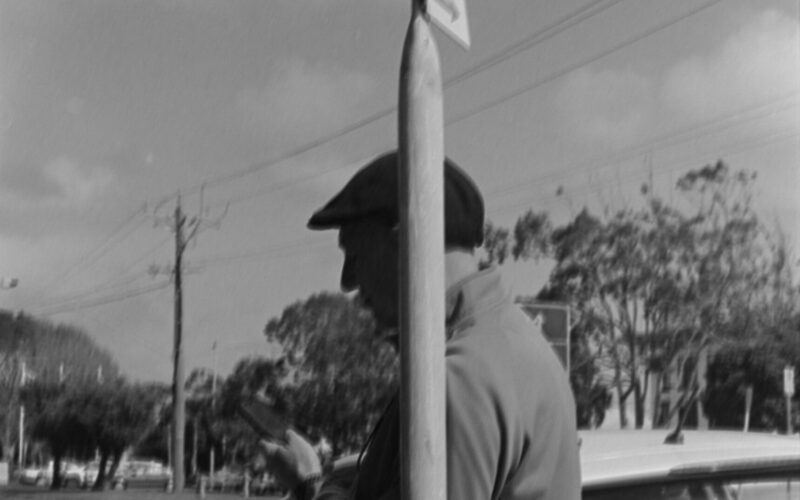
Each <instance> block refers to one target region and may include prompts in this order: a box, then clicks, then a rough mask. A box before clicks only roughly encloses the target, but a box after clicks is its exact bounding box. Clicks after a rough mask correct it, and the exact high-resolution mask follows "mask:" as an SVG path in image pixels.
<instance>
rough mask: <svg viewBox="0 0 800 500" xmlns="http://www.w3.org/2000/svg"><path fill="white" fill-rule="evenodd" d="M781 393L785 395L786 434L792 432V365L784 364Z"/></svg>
mask: <svg viewBox="0 0 800 500" xmlns="http://www.w3.org/2000/svg"><path fill="white" fill-rule="evenodd" d="M783 394H784V395H785V396H786V434H789V435H791V434H793V433H794V430H793V429H792V427H793V426H792V396H794V367H793V366H791V365H786V367H785V368H784V369H783Z"/></svg>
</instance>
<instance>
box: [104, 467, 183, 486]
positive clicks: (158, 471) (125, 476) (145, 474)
mask: <svg viewBox="0 0 800 500" xmlns="http://www.w3.org/2000/svg"><path fill="white" fill-rule="evenodd" d="M171 482H172V471H170V470H169V468H168V467H166V466H164V464H162V463H160V462H156V461H146V460H132V461H128V462H126V463H125V464H123V465H121V466H120V468H119V470H117V473H116V474H115V475H114V478H113V479H112V481H111V485H112V487H113V488H114V489H117V490H127V489H134V488H137V489H138V488H143V489H144V488H146V489H160V490H167V489H169V487H170V483H171Z"/></svg>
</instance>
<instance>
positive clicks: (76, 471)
mask: <svg viewBox="0 0 800 500" xmlns="http://www.w3.org/2000/svg"><path fill="white" fill-rule="evenodd" d="M61 484H62V486H63V487H65V488H70V487H74V488H84V487H85V486H86V466H84V465H80V464H75V463H70V462H65V463H63V464H62V467H61Z"/></svg>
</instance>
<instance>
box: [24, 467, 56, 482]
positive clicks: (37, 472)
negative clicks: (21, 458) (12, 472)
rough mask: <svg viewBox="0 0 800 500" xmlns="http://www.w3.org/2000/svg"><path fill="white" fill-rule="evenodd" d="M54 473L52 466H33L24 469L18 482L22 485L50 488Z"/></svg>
mask: <svg viewBox="0 0 800 500" xmlns="http://www.w3.org/2000/svg"><path fill="white" fill-rule="evenodd" d="M52 471H53V469H52V465H50V466H44V467H40V466H35V465H31V466H28V467H25V468H24V469H22V471H21V472H20V474H19V477H18V479H17V480H18V481H19V482H20V483H21V484H32V485H35V486H49V485H50V483H51V482H52V481H53V472H52Z"/></svg>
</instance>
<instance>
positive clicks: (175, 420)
mask: <svg viewBox="0 0 800 500" xmlns="http://www.w3.org/2000/svg"><path fill="white" fill-rule="evenodd" d="M174 222H175V266H174V268H173V273H174V279H175V332H174V354H173V356H174V359H173V370H174V371H173V375H172V404H173V410H172V480H173V483H172V484H173V490H172V491H173V492H174V493H176V494H177V493H180V492H181V491H183V486H184V483H185V481H184V468H183V452H184V448H183V439H184V429H185V423H186V395H185V394H184V392H183V383H184V373H183V339H182V335H183V331H182V318H183V290H182V283H181V275H182V270H181V267H182V262H183V251H184V250H185V248H186V241H185V240H184V235H183V228H184V224H185V223H186V218H185V217H184V215H183V213H181V197H180V195H178V201H177V203H176V204H175V221H174ZM195 227H196V226H195Z"/></svg>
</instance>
